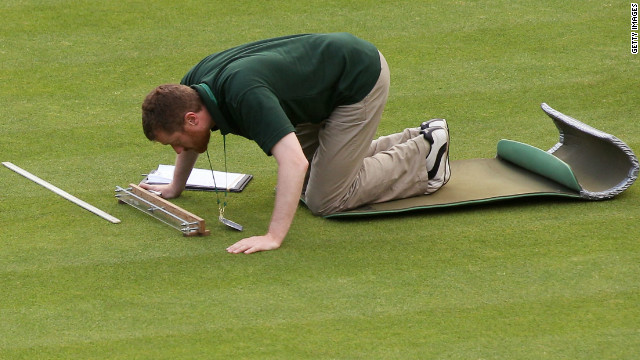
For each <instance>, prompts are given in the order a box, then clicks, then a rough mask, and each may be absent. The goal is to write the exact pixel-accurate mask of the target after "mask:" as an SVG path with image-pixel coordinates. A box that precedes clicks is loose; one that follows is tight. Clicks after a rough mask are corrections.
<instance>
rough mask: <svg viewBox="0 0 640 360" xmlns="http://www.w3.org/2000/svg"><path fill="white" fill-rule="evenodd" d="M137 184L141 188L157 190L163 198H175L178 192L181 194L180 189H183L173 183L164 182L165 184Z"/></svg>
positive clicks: (178, 194)
mask: <svg viewBox="0 0 640 360" xmlns="http://www.w3.org/2000/svg"><path fill="white" fill-rule="evenodd" d="M139 186H140V187H141V188H143V189H146V190H152V191H157V192H159V193H160V197H162V198H164V199H173V198H177V197H178V196H180V194H182V190H183V189H180V188H178V189H176V188H175V187H174V186H173V184H166V185H151V184H147V183H144V182H142V183H140V184H139Z"/></svg>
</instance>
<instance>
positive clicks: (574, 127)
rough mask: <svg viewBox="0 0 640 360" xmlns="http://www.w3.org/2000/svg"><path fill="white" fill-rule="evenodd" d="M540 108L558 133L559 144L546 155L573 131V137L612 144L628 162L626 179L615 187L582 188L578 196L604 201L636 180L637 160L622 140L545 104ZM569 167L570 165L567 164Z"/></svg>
mask: <svg viewBox="0 0 640 360" xmlns="http://www.w3.org/2000/svg"><path fill="white" fill-rule="evenodd" d="M541 108H542V110H543V111H544V112H545V113H546V114H547V115H549V117H551V119H552V120H553V121H554V123H555V124H556V127H557V128H558V130H559V132H560V140H559V142H558V143H557V144H556V145H555V146H553V147H552V148H551V149H549V150H547V152H548V153H550V154H554V153H555V152H556V151H558V150H559V149H561V148H562V147H563V146H564V145H565V140H566V135H567V133H568V132H571V131H573V132H574V135H576V134H580V136H581V135H582V134H586V135H588V136H591V137H593V138H596V139H600V140H601V141H604V142H607V143H610V144H613V145H614V146H615V147H616V148H617V149H618V150H619V151H621V152H622V153H623V154H624V155H626V157H627V158H628V161H629V170H628V174H627V175H626V177H623V178H621V179H620V182H619V183H618V184H617V185H615V186H613V187H611V188H609V189H606V190H600V191H591V190H589V189H585V188H584V187H583V188H582V191H581V192H580V196H581V197H582V198H584V199H588V200H604V199H609V198H612V197H614V196H616V195H618V194H620V193H621V192H623V191H624V190H626V189H627V188H628V187H629V186H631V184H633V182H634V181H635V180H636V179H637V178H638V169H639V168H640V166H639V163H638V158H637V157H636V155H635V154H634V153H633V151H632V150H631V148H630V147H629V146H628V145H627V144H625V143H624V142H623V141H622V140H620V139H618V138H617V137H615V136H613V135H611V134H608V133H605V132H603V131H600V130H598V129H595V128H593V127H591V126H589V125H587V124H585V123H583V122H581V121H579V120H576V119H574V118H572V117H570V116H567V115H564V114H562V113H561V112H559V111H557V110H554V109H552V108H551V107H550V106H549V105H547V104H546V103H542V105H541ZM569 165H571V164H570V163H569ZM578 180H579V179H578Z"/></svg>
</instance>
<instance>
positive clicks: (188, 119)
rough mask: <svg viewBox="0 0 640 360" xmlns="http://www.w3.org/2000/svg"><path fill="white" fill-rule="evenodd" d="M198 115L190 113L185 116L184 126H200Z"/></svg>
mask: <svg viewBox="0 0 640 360" xmlns="http://www.w3.org/2000/svg"><path fill="white" fill-rule="evenodd" d="M198 121H199V120H198V114H196V113H194V112H193V111H189V112H187V113H186V114H184V125H185V126H186V125H198Z"/></svg>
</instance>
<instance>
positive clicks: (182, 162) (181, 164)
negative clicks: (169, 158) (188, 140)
mask: <svg viewBox="0 0 640 360" xmlns="http://www.w3.org/2000/svg"><path fill="white" fill-rule="evenodd" d="M196 160H198V153H197V152H195V151H193V150H185V151H182V152H181V153H180V154H178V156H177V157H176V168H175V171H174V173H173V181H172V182H171V184H172V186H173V187H174V188H176V189H178V190H179V191H180V192H182V190H184V188H185V185H186V184H187V179H189V175H190V174H191V170H193V166H194V165H195V164H196Z"/></svg>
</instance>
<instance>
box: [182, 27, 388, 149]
mask: <svg viewBox="0 0 640 360" xmlns="http://www.w3.org/2000/svg"><path fill="white" fill-rule="evenodd" d="M379 76H380V57H379V55H378V50H377V49H376V47H375V46H374V45H373V44H371V43H369V42H367V41H364V40H361V39H358V38H357V37H355V36H353V35H350V34H346V33H336V34H303V35H293V36H285V37H279V38H274V39H267V40H262V41H258V42H253V43H249V44H245V45H241V46H238V47H235V48H232V49H229V50H225V51H222V52H219V53H215V54H212V55H210V56H208V57H206V58H204V59H203V60H202V61H201V62H200V63H198V64H197V65H196V66H194V67H193V68H192V69H191V70H190V71H189V72H188V73H187V74H186V75H185V76H184V78H183V79H182V81H181V84H184V85H189V86H192V87H193V88H194V89H195V90H196V91H197V92H198V94H199V95H200V97H201V98H202V100H203V103H204V104H205V106H206V107H207V109H208V110H209V112H210V113H211V115H212V117H213V120H214V121H215V123H216V125H217V126H218V127H219V128H220V131H221V132H222V134H228V133H232V134H237V135H241V136H244V137H246V138H248V139H251V140H254V141H255V142H256V143H258V145H259V146H260V148H261V149H262V150H263V151H264V152H265V153H266V154H269V155H270V154H271V148H272V147H273V146H274V145H275V144H276V143H277V142H278V141H280V139H282V138H283V137H284V136H285V135H287V134H289V133H291V132H293V131H295V129H294V127H295V126H296V125H297V124H302V123H318V122H321V121H323V120H325V119H326V118H327V117H329V115H330V114H331V112H332V111H333V110H334V109H335V108H336V107H338V106H341V105H349V104H354V103H357V102H359V101H361V100H362V99H364V97H365V96H366V95H367V94H368V93H369V92H370V91H371V89H372V88H373V86H374V85H375V83H376V82H377V80H378V77H379Z"/></svg>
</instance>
